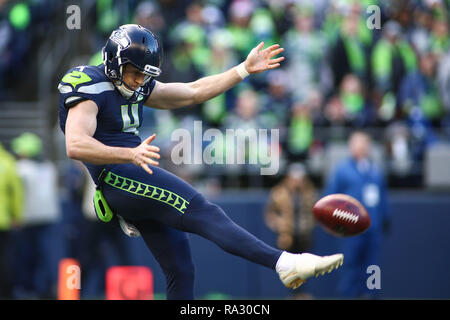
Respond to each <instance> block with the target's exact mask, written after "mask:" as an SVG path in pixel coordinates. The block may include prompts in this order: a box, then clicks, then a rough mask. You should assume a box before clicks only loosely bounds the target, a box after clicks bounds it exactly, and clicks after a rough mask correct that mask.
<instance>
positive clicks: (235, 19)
mask: <svg viewBox="0 0 450 320" xmlns="http://www.w3.org/2000/svg"><path fill="white" fill-rule="evenodd" d="M253 10H254V8H253V5H252V3H251V2H250V1H247V0H237V1H234V2H233V4H232V5H231V7H230V19H231V24H233V25H236V26H239V27H241V28H247V27H248V25H249V23H250V18H251V16H252V13H253Z"/></svg>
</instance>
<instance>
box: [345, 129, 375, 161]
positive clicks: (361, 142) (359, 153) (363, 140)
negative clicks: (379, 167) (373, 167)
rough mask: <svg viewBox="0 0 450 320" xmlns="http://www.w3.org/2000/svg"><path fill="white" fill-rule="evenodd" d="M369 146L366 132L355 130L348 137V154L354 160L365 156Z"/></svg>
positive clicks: (368, 151)
mask: <svg viewBox="0 0 450 320" xmlns="http://www.w3.org/2000/svg"><path fill="white" fill-rule="evenodd" d="M370 147H371V145H370V138H369V136H368V135H367V134H365V133H363V132H356V133H354V134H352V136H351V137H350V140H349V149H350V154H351V156H352V157H353V158H355V159H356V160H360V159H364V158H367V157H368V156H369V153H370Z"/></svg>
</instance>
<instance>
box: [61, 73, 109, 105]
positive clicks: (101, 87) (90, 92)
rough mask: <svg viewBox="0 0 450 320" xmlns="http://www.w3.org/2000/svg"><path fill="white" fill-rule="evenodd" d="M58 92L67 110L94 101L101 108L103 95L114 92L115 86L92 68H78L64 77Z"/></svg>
mask: <svg viewBox="0 0 450 320" xmlns="http://www.w3.org/2000/svg"><path fill="white" fill-rule="evenodd" d="M58 90H59V93H60V97H61V100H60V101H61V102H62V103H63V105H64V107H65V108H66V109H69V108H71V107H73V106H75V105H76V104H77V103H79V102H82V101H84V100H92V101H94V102H95V103H96V104H97V106H99V107H100V106H101V105H102V104H103V99H104V95H103V94H102V93H103V92H105V91H110V90H114V85H113V84H112V82H111V81H109V80H108V79H107V78H105V77H102V76H100V75H99V74H98V72H96V70H94V69H92V68H91V67H76V68H73V69H71V70H69V71H68V72H67V73H66V74H65V75H64V77H63V78H62V79H61V81H60V83H59V85H58Z"/></svg>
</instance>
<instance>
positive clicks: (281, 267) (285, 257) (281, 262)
mask: <svg viewBox="0 0 450 320" xmlns="http://www.w3.org/2000/svg"><path fill="white" fill-rule="evenodd" d="M295 256H296V255H295V254H293V253H289V252H286V251H283V253H282V254H281V255H280V257H279V258H278V261H277V264H276V266H275V270H276V271H277V272H278V273H279V272H281V271H286V270H289V269H290V268H292V266H293V265H294V264H295Z"/></svg>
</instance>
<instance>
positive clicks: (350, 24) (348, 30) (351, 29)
mask: <svg viewBox="0 0 450 320" xmlns="http://www.w3.org/2000/svg"><path fill="white" fill-rule="evenodd" d="M358 24H359V15H355V14H353V13H350V14H348V15H347V16H346V17H345V19H344V21H343V23H342V33H343V34H345V35H348V36H356V35H357V34H358Z"/></svg>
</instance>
